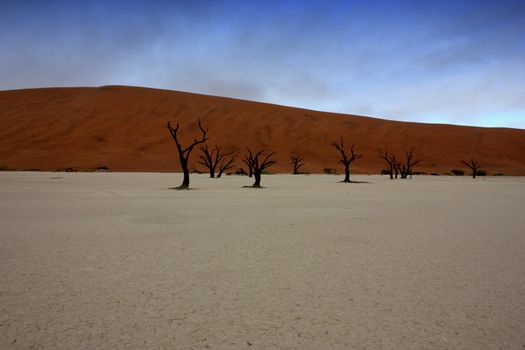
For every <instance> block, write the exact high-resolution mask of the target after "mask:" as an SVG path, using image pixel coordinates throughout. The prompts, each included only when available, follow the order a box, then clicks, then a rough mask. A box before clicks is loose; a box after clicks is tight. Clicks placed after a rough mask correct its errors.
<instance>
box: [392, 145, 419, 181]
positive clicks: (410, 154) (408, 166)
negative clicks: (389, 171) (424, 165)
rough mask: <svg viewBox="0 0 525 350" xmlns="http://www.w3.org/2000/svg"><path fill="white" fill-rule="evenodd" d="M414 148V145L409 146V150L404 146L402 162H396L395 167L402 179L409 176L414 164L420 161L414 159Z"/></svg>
mask: <svg viewBox="0 0 525 350" xmlns="http://www.w3.org/2000/svg"><path fill="white" fill-rule="evenodd" d="M415 150H416V149H415V148H414V147H410V150H407V149H406V148H405V159H404V162H402V161H399V162H398V165H397V167H398V169H399V173H400V174H401V178H402V179H406V178H407V177H408V176H409V175H410V177H412V172H413V169H414V166H415V165H417V164H418V163H419V162H421V159H414V151H415Z"/></svg>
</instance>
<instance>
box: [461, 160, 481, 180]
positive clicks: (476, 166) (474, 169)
mask: <svg viewBox="0 0 525 350" xmlns="http://www.w3.org/2000/svg"><path fill="white" fill-rule="evenodd" d="M461 163H462V164H464V165H466V166H467V167H469V168H470V170H472V178H473V179H475V178H476V175H477V174H478V171H479V168H480V167H481V165H479V163H478V161H477V160H475V159H474V158H473V157H471V158H470V161H469V162H467V161H465V160H461Z"/></svg>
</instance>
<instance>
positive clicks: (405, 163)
mask: <svg viewBox="0 0 525 350" xmlns="http://www.w3.org/2000/svg"><path fill="white" fill-rule="evenodd" d="M166 126H167V128H168V130H169V132H170V135H171V137H172V139H173V140H174V142H175V145H176V149H177V153H178V159H179V163H180V165H181V168H182V172H183V180H182V183H181V184H180V185H179V186H178V187H175V189H177V190H185V189H189V185H190V170H189V167H188V165H189V159H190V155H191V153H192V151H193V150H194V148H195V147H196V146H198V145H200V147H199V150H200V154H199V160H198V164H200V165H201V166H203V167H204V168H205V169H206V172H207V173H209V175H210V178H220V177H221V176H222V175H223V174H224V173H225V172H226V171H227V170H230V169H232V168H234V167H235V161H236V160H237V159H238V157H239V154H238V153H237V152H235V151H229V152H225V151H223V150H222V147H221V145H214V146H213V147H212V146H210V145H208V144H207V143H206V141H208V140H209V137H208V129H207V128H204V127H203V126H202V123H201V121H200V119H197V126H198V128H199V131H200V136H199V137H195V138H194V139H193V142H191V143H190V144H189V145H188V146H186V147H185V146H183V145H182V144H181V140H180V135H179V123H177V124H176V126H175V127H172V126H171V124H170V122H169V121H168V123H167V125H166ZM331 146H332V147H333V148H334V149H335V150H336V151H337V153H338V158H339V162H340V163H341V164H343V166H344V171H345V177H344V179H343V180H342V181H341V182H344V183H352V182H353V181H352V180H351V177H350V176H351V173H350V166H351V164H352V163H353V162H355V161H357V160H358V159H360V158H362V157H363V155H362V154H361V153H359V152H358V151H357V148H356V145H355V143H354V144H352V145H351V146H350V148H346V147H345V144H344V139H343V137H342V136H341V137H340V139H339V141H337V142H333V143H332V144H331ZM246 150H247V153H246V154H245V156H244V157H243V158H242V162H243V163H244V164H245V165H246V166H247V169H248V172H246V171H245V170H244V169H243V168H239V169H238V170H237V173H238V174H247V175H248V176H249V177H254V180H255V181H254V183H253V184H252V185H251V186H244V187H250V188H261V187H262V186H261V176H262V174H264V173H265V172H266V171H267V170H268V169H269V168H270V167H271V166H272V165H274V164H275V163H276V161H275V160H274V156H275V155H276V152H270V151H267V150H266V149H264V148H263V149H260V150H257V151H252V149H251V148H249V147H247V148H246ZM380 158H381V159H383V160H384V161H385V164H386V168H385V169H384V170H383V171H382V173H386V174H388V175H389V176H390V179H397V178H401V179H407V178H409V177H410V178H411V177H412V175H413V174H414V173H415V172H414V167H415V166H416V165H418V164H419V163H420V162H421V159H419V158H417V157H416V156H415V147H410V148H405V149H404V150H403V152H402V153H401V154H395V153H393V152H391V151H389V149H388V147H385V149H384V150H383V151H382V152H381V154H380ZM290 163H291V165H292V174H294V175H298V174H303V173H304V172H301V168H303V167H304V166H305V161H304V157H303V156H302V155H301V154H299V153H297V152H294V153H293V154H292V155H291V156H290ZM461 163H462V164H463V165H465V166H467V167H468V168H469V169H470V170H471V171H472V177H473V178H475V177H476V175H479V174H481V172H480V165H479V162H478V161H477V160H476V159H474V157H471V159H470V161H465V160H461ZM327 169H329V170H330V173H335V170H334V169H330V168H326V169H325V172H326V170H327ZM193 171H194V172H199V173H202V171H200V170H198V169H195V168H194V169H193ZM460 172H461V174H463V173H462V171H460V170H457V171H456V172H455V174H459V173H460Z"/></svg>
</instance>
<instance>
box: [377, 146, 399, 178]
mask: <svg viewBox="0 0 525 350" xmlns="http://www.w3.org/2000/svg"><path fill="white" fill-rule="evenodd" d="M380 157H381V158H382V159H384V160H385V162H386V164H387V168H386V170H388V175H390V180H392V179H393V178H394V172H395V174H396V179H397V174H398V171H399V170H398V166H399V164H398V161H397V159H396V156H395V155H394V154H393V153H388V148H385V152H384V153H383V154H381V155H380Z"/></svg>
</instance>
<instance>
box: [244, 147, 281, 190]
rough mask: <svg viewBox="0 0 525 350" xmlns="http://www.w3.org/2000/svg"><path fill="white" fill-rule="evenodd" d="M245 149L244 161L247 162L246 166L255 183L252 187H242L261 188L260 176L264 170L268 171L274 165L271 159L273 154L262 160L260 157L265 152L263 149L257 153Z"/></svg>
mask: <svg viewBox="0 0 525 350" xmlns="http://www.w3.org/2000/svg"><path fill="white" fill-rule="evenodd" d="M247 149H248V155H247V156H246V158H245V159H246V160H247V164H248V167H249V168H250V171H251V172H253V176H254V177H255V182H254V184H253V185H252V186H244V187H253V188H261V174H262V172H263V171H264V170H266V169H268V168H269V167H270V166H272V165H274V164H275V163H276V161H275V160H272V159H271V158H272V156H273V155H275V152H271V153H268V154H267V155H266V156H265V157H264V158H262V155H263V153H264V151H265V150H264V149H262V150H260V151H259V152H257V153H253V152H252V151H251V149H249V148H247Z"/></svg>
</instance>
